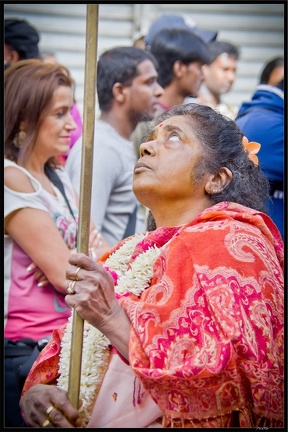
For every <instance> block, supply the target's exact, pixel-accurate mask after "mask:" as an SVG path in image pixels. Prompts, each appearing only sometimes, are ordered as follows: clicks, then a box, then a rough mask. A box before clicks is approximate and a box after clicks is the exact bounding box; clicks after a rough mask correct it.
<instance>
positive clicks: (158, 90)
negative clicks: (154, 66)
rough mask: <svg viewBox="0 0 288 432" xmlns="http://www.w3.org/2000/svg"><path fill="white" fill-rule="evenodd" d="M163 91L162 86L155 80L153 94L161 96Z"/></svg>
mask: <svg viewBox="0 0 288 432" xmlns="http://www.w3.org/2000/svg"><path fill="white" fill-rule="evenodd" d="M163 92H164V89H163V87H162V86H161V85H160V84H159V83H158V82H157V81H156V83H155V89H154V94H155V95H156V96H157V97H160V96H162V94H163Z"/></svg>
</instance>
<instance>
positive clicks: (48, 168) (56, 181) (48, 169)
mask: <svg viewBox="0 0 288 432" xmlns="http://www.w3.org/2000/svg"><path fill="white" fill-rule="evenodd" d="M45 173H46V175H47V176H48V177H49V179H50V180H51V182H52V183H53V184H54V185H55V186H56V187H57V188H58V189H59V190H60V192H61V193H62V195H63V197H64V199H65V201H66V203H67V206H68V207H69V210H70V213H71V215H72V216H73V218H74V219H75V216H74V213H73V210H72V208H71V205H70V203H69V201H68V198H67V196H66V193H65V189H64V186H63V183H62V181H61V179H60V177H59V176H58V174H57V173H56V171H55V170H54V169H53V168H51V166H50V165H48V164H46V165H45Z"/></svg>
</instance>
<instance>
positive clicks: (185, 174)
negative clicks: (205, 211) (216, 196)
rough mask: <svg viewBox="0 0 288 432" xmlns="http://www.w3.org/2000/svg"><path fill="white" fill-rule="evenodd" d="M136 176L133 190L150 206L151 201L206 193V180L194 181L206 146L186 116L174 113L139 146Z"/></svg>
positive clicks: (172, 199) (171, 199)
mask: <svg viewBox="0 0 288 432" xmlns="http://www.w3.org/2000/svg"><path fill="white" fill-rule="evenodd" d="M140 154H141V156H140V159H139V160H138V162H137V164H136V166H135V169H134V177H133V191H134V193H135V195H136V196H137V198H138V200H139V201H140V202H142V203H143V204H145V205H147V206H148V207H149V204H150V203H151V202H152V201H151V200H155V199H156V200H159V199H160V200H167V202H168V203H169V204H170V203H171V204H177V202H178V203H179V204H180V203H181V204H182V203H183V201H185V200H186V201H187V203H188V202H189V203H191V199H198V198H202V197H203V195H204V181H205V180H204V179H203V180H201V181H199V182H198V181H197V182H195V181H194V178H195V175H196V173H195V168H196V167H197V165H198V164H199V161H200V160H201V157H202V154H203V148H202V145H201V143H200V141H199V140H198V138H196V136H195V134H194V132H193V126H192V125H191V123H190V121H189V117H186V116H174V117H171V118H169V119H166V120H165V121H164V122H163V123H161V124H159V125H158V126H157V127H156V128H155V130H154V132H153V134H152V135H151V136H150V137H149V138H148V141H147V142H146V143H143V144H141V146H140Z"/></svg>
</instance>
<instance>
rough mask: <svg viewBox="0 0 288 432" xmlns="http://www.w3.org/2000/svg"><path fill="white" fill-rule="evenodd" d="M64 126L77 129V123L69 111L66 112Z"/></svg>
mask: <svg viewBox="0 0 288 432" xmlns="http://www.w3.org/2000/svg"><path fill="white" fill-rule="evenodd" d="M66 128H67V129H69V130H75V129H77V124H76V123H75V120H74V119H73V116H72V114H71V112H69V113H68V121H67V122H66Z"/></svg>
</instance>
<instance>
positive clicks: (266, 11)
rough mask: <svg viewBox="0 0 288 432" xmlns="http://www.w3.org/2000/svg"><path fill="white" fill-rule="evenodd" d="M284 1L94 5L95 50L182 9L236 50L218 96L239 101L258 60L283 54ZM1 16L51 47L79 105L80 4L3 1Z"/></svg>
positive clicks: (126, 40)
mask: <svg viewBox="0 0 288 432" xmlns="http://www.w3.org/2000/svg"><path fill="white" fill-rule="evenodd" d="M286 6H287V3H286V2H284V1H283V2H282V3H281V2H273V3H272V2H271V3H257V2H254V3H253V4H246V3H242V4H235V3H231V4H217V3H216V2H215V3H209V4H195V3H190V4H172V5H167V4H144V5H143V4H107V3H105V4H99V27H98V33H99V34H98V54H101V52H103V51H104V50H106V49H108V48H111V47H113V46H117V45H126V46H127V45H131V44H132V42H133V39H134V37H135V35H136V34H138V33H145V32H146V31H147V29H148V28H149V25H150V23H151V22H152V21H153V20H154V19H155V18H156V17H158V16H159V15H161V14H162V13H165V12H169V13H186V14H189V15H190V16H191V17H192V19H193V20H194V21H195V22H196V23H197V25H198V26H199V27H203V28H211V29H215V30H218V32H219V33H218V39H220V40H226V41H230V42H232V43H234V44H236V45H237V46H238V47H239V49H240V59H239V62H238V71H237V79H236V81H235V83H234V86H233V89H232V91H231V92H230V93H229V94H228V95H225V97H223V100H226V101H227V102H231V103H235V104H240V103H241V102H242V101H243V100H246V99H248V98H250V96H251V93H252V92H253V90H254V88H255V86H256V85H257V83H258V79H259V73H260V71H261V69H262V67H263V65H264V63H265V62H266V61H267V60H268V59H270V58H272V57H274V56H276V55H284V15H285V12H287V9H286ZM4 17H5V18H6V17H22V18H26V19H27V20H28V21H30V22H31V24H33V25H34V26H35V27H36V28H37V29H38V30H39V32H40V35H41V40H40V49H41V50H42V51H46V52H47V51H52V52H54V53H55V55H56V57H57V59H58V61H59V62H61V63H63V64H65V65H66V66H68V67H69V69H70V70H71V72H72V75H73V77H74V79H75V80H76V83H77V87H76V99H77V102H78V105H79V108H80V109H81V110H82V108H83V93H84V87H83V84H84V62H85V34H86V4H64V3H63V4H32V3H31V4H22V3H18V4H12V3H11V4H4Z"/></svg>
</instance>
